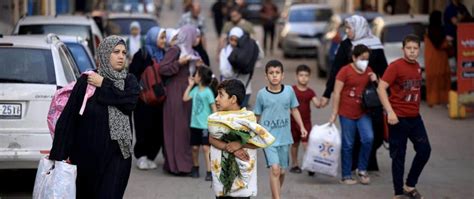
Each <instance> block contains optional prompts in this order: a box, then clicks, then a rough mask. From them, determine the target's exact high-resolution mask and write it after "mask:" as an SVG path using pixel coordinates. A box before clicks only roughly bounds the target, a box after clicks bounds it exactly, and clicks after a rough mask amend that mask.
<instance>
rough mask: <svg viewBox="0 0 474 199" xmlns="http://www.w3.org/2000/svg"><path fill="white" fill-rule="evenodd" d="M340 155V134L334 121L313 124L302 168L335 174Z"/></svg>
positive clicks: (330, 174)
mask: <svg viewBox="0 0 474 199" xmlns="http://www.w3.org/2000/svg"><path fill="white" fill-rule="evenodd" d="M340 156H341V136H340V134H339V130H338V129H337V127H336V125H335V124H334V123H326V124H323V125H314V126H313V128H312V129H311V134H310V137H309V140H308V148H307V149H306V153H305V155H304V158H303V165H302V168H303V169H304V170H308V171H312V172H316V173H321V174H326V175H329V176H337V174H338V173H337V171H338V168H339V158H340Z"/></svg>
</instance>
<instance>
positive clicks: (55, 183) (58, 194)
mask: <svg viewBox="0 0 474 199" xmlns="http://www.w3.org/2000/svg"><path fill="white" fill-rule="evenodd" d="M76 176H77V167H76V165H72V164H69V163H66V162H63V161H54V160H50V159H48V157H47V156H46V157H43V158H41V160H40V162H39V165H38V170H37V172H36V179H35V186H34V188H33V199H43V198H44V199H56V198H58V199H59V198H61V199H74V198H76Z"/></svg>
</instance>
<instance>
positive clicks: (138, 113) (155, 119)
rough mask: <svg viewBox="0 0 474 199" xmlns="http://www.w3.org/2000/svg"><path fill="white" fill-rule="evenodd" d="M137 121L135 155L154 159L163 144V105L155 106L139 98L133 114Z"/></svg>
mask: <svg viewBox="0 0 474 199" xmlns="http://www.w3.org/2000/svg"><path fill="white" fill-rule="evenodd" d="M133 118H134V122H135V138H136V143H135V146H134V150H133V151H134V155H135V157H136V158H137V159H138V158H140V157H142V156H146V157H147V158H148V159H150V160H154V159H155V158H156V156H157V155H158V152H159V151H160V149H161V147H162V145H163V106H159V107H153V106H149V105H147V104H145V102H143V101H142V100H138V103H137V107H136V109H135V112H134V114H133Z"/></svg>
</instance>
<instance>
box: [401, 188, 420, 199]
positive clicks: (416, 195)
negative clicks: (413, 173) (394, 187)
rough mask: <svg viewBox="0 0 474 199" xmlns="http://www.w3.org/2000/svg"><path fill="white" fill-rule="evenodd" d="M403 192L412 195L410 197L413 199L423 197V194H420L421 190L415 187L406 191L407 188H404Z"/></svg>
mask: <svg viewBox="0 0 474 199" xmlns="http://www.w3.org/2000/svg"><path fill="white" fill-rule="evenodd" d="M403 193H404V194H405V195H406V196H408V197H410V198H413V199H423V196H422V195H421V194H420V192H418V190H416V189H413V190H411V191H406V190H405V189H403Z"/></svg>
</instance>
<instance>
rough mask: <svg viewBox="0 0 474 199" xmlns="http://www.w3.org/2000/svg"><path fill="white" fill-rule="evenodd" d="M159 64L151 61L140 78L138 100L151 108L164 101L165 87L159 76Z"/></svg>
mask: <svg viewBox="0 0 474 199" xmlns="http://www.w3.org/2000/svg"><path fill="white" fill-rule="evenodd" d="M159 70H160V64H158V63H157V62H156V60H155V59H153V64H152V65H150V66H147V67H146V68H145V70H144V71H143V73H142V74H141V76H140V82H139V85H140V99H141V100H143V101H144V102H145V103H146V104H148V105H151V106H158V105H160V104H162V103H163V102H164V101H165V99H166V87H165V84H164V82H163V80H162V78H161V75H160V74H159Z"/></svg>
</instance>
